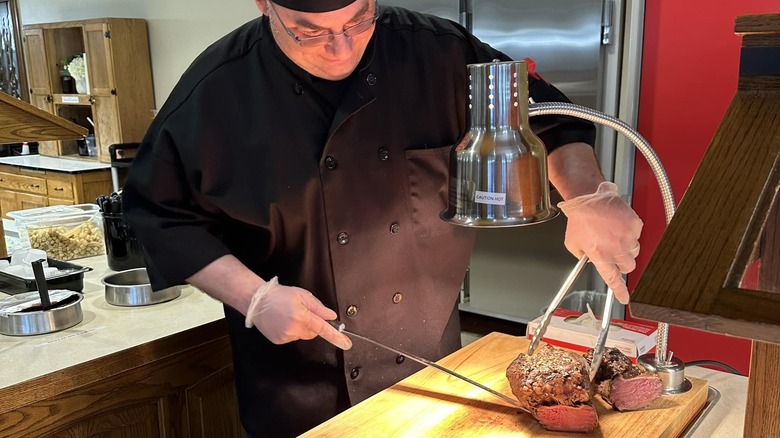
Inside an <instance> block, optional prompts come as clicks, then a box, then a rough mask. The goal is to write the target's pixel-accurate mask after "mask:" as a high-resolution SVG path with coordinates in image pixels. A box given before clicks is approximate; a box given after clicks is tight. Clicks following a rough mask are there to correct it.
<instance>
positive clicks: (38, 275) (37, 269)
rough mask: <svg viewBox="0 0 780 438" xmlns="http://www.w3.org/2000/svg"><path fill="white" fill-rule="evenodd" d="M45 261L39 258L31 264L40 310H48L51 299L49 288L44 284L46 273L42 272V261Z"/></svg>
mask: <svg viewBox="0 0 780 438" xmlns="http://www.w3.org/2000/svg"><path fill="white" fill-rule="evenodd" d="M45 261H46V260H44V259H40V260H36V261H34V262H32V263H31V264H32V270H33V274H35V283H36V285H37V286H38V294H39V295H40V296H41V308H42V310H49V309H50V308H51V300H50V299H49V288H48V287H47V285H46V274H44V273H43V262H45Z"/></svg>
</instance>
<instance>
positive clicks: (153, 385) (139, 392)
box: [0, 320, 244, 438]
mask: <svg viewBox="0 0 780 438" xmlns="http://www.w3.org/2000/svg"><path fill="white" fill-rule="evenodd" d="M117 336H121V334H117ZM237 406H238V405H237V401H236V392H235V386H234V383H233V365H232V355H231V349H230V342H229V340H228V337H227V327H226V325H225V321H224V320H220V321H215V322H213V323H210V324H206V325H203V326H200V327H197V328H193V329H191V330H187V331H185V332H181V333H178V334H176V335H173V336H168V337H165V338H161V339H157V340H154V341H152V342H149V343H148V344H144V345H141V346H138V347H136V348H132V349H129V350H125V351H121V352H119V353H115V354H112V355H109V356H105V357H101V358H99V359H95V360H92V361H89V362H85V363H82V364H79V365H77V366H73V367H71V368H67V369H65V370H61V371H57V372H54V373H51V374H49V375H46V376H42V377H40V378H36V379H32V380H29V381H26V382H23V383H20V384H19V385H16V386H12V387H8V388H5V389H2V390H0V436H3V437H9V438H11V437H32V436H35V437H97V436H105V437H109V436H110V437H128V438H146V437H148V438H158V437H161V436H162V437H203V438H208V437H220V438H223V437H224V438H232V437H235V438H242V437H243V436H244V432H243V429H242V427H241V423H240V421H239V418H238V407H237Z"/></svg>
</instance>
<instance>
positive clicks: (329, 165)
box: [325, 155, 339, 170]
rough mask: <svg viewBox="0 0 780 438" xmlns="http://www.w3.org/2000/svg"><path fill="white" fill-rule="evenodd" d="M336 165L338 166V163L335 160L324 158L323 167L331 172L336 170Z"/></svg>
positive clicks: (329, 157)
mask: <svg viewBox="0 0 780 438" xmlns="http://www.w3.org/2000/svg"><path fill="white" fill-rule="evenodd" d="M338 165H339V163H338V161H336V159H335V158H333V157H331V156H330V155H328V156H327V157H325V167H327V168H328V169H330V170H333V169H335V168H337V167H338Z"/></svg>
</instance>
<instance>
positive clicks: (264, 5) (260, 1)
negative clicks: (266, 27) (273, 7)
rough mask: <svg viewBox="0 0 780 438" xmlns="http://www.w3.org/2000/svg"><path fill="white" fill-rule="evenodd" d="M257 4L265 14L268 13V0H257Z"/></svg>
mask: <svg viewBox="0 0 780 438" xmlns="http://www.w3.org/2000/svg"><path fill="white" fill-rule="evenodd" d="M255 4H256V5H257V9H260V12H262V13H263V15H268V0H255Z"/></svg>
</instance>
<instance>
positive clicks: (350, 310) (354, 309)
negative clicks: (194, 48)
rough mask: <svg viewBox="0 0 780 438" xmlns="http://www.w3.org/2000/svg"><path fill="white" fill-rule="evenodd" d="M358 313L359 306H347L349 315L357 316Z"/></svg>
mask: <svg viewBox="0 0 780 438" xmlns="http://www.w3.org/2000/svg"><path fill="white" fill-rule="evenodd" d="M357 313H358V308H357V306H349V307H347V316H355V315H357Z"/></svg>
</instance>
